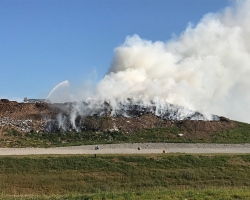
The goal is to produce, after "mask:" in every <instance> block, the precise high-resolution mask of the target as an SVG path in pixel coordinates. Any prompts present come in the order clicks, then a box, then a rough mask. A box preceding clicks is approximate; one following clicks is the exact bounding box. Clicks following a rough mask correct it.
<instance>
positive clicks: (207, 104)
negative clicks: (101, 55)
mask: <svg viewBox="0 0 250 200" xmlns="http://www.w3.org/2000/svg"><path fill="white" fill-rule="evenodd" d="M249 11H250V1H237V2H236V3H235V5H234V6H233V7H229V8H226V9H224V10H223V11H222V12H219V13H209V14H207V15H205V16H204V17H203V18H202V19H201V20H200V22H199V23H198V24H197V25H196V26H193V25H191V24H190V25H188V27H187V29H186V30H185V31H184V32H183V33H182V34H181V35H180V36H179V37H178V38H174V39H172V40H170V41H167V42H162V41H157V42H152V41H149V40H145V39H142V38H140V37H139V36H138V35H133V36H128V37H126V39H125V42H124V44H123V45H121V46H119V47H117V48H116V49H115V50H114V58H113V61H112V64H111V67H110V69H109V71H108V73H107V74H106V75H105V76H104V78H103V79H102V80H101V81H100V82H99V83H98V84H97V86H96V88H95V89H94V90H92V91H91V92H90V91H87V89H86V88H85V89H84V91H81V95H78V96H81V99H77V95H76V94H74V98H75V99H71V100H83V99H84V98H85V99H87V98H90V99H91V100H93V101H95V102H103V101H108V102H109V103H110V104H111V105H112V106H113V107H114V108H115V107H117V102H126V101H127V99H128V98H129V99H130V101H133V102H140V103H141V104H145V105H147V104H150V103H151V102H154V103H156V104H159V103H160V104H161V105H162V104H164V103H170V104H175V105H179V106H183V107H185V108H187V109H190V110H195V111H199V112H201V113H203V114H204V113H205V114H206V113H213V114H218V115H221V116H226V117H229V118H231V119H235V120H239V121H245V122H250V116H249V115H248V113H249V112H250V104H249V102H250V94H249V93H248V88H249V87H250V79H249V77H250V54H249V53H250V26H249V21H250V12H249ZM55 90H56V89H55ZM54 92H55V91H54ZM51 93H52V94H50V95H49V96H52V95H53V92H51ZM82 93H84V94H86V95H83V94H82ZM61 99H62V98H61Z"/></svg>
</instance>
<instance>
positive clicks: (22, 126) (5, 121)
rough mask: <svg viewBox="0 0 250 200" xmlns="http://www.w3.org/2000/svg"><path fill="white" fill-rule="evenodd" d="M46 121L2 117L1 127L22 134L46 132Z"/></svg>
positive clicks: (0, 120)
mask: <svg viewBox="0 0 250 200" xmlns="http://www.w3.org/2000/svg"><path fill="white" fill-rule="evenodd" d="M46 124H47V123H46V121H44V120H32V119H25V120H21V119H12V118H9V117H0V127H4V128H14V129H16V130H18V131H20V132H24V133H30V132H34V131H36V132H44V131H45V130H46Z"/></svg>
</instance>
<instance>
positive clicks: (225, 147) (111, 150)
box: [0, 143, 250, 155]
mask: <svg viewBox="0 0 250 200" xmlns="http://www.w3.org/2000/svg"><path fill="white" fill-rule="evenodd" d="M96 147H97V145H84V146H71V147H56V148H0V155H37V154H156V153H163V150H165V152H166V153H190V154H200V153H201V154H202V153H229V154H241V153H250V144H183V143H127V144H102V145H98V147H99V149H98V150H95V148H96ZM138 148H140V150H139V149H138Z"/></svg>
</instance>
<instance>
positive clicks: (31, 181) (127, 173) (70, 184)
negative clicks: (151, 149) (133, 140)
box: [0, 154, 250, 196]
mask: <svg viewBox="0 0 250 200" xmlns="http://www.w3.org/2000/svg"><path fill="white" fill-rule="evenodd" d="M0 180H1V181H0V191H1V192H0V194H1V195H3V196H8V195H49V196H51V195H52V196H53V195H75V194H88V195H95V194H103V193H114V194H117V193H119V194H120V193H136V192H142V193H143V192H145V191H159V189H160V190H161V191H166V190H167V191H169V190H174V191H176V190H191V191H192V190H194V191H195V190H196V189H197V190H210V189H211V188H217V189H219V188H222V190H223V189H224V188H246V189H250V155H202V156H201V155H185V154H184V155H165V154H164V155H145V156H107V155H102V156H101V155H97V158H94V156H80V155H75V156H20V157H18V156H9V157H5V156H2V157H0ZM247 194H248V195H249V193H247Z"/></svg>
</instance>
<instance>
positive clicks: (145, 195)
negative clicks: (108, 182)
mask: <svg viewBox="0 0 250 200" xmlns="http://www.w3.org/2000/svg"><path fill="white" fill-rule="evenodd" d="M2 197H3V199H6V200H21V199H22V200H44V199H47V200H59V199H60V200H111V199H115V200H125V199H126V200H130V199H131V200H132V199H136V200H145V199H148V200H152V199H164V200H175V199H176V200H177V199H189V200H191V199H192V200H200V199H206V200H212V199H217V200H225V199H228V200H229V199H234V200H236V199H242V200H243V199H245V200H247V199H250V191H249V190H248V189H244V188H220V189H216V188H211V189H200V190H194V189H188V190H187V189H185V190H154V191H148V190H147V191H138V192H123V193H118V192H116V193H114V192H111V193H98V194H85V195H80V194H78V195H77V194H75V195H56V196H42V195H40V196H15V197H14V196H8V195H4V196H2ZM0 198H1V196H0Z"/></svg>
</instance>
